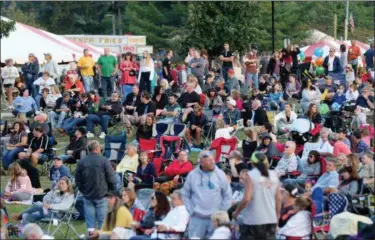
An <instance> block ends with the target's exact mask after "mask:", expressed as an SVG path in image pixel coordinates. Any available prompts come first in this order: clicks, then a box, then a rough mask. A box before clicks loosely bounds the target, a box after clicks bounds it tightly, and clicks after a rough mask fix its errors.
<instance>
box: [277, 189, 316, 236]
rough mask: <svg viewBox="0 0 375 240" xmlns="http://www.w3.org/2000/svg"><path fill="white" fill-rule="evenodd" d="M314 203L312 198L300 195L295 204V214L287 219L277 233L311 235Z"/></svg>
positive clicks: (282, 234)
mask: <svg viewBox="0 0 375 240" xmlns="http://www.w3.org/2000/svg"><path fill="white" fill-rule="evenodd" d="M312 204H313V203H312V200H311V199H310V198H307V197H304V196H300V197H298V198H297V200H296V204H295V206H294V209H295V214H294V215H293V217H291V218H290V219H289V220H288V221H287V223H286V224H285V226H284V227H282V228H280V229H279V231H278V232H277V235H279V236H280V235H281V236H293V237H307V236H310V235H311V225H312V223H311V206H312ZM278 239H279V238H278Z"/></svg>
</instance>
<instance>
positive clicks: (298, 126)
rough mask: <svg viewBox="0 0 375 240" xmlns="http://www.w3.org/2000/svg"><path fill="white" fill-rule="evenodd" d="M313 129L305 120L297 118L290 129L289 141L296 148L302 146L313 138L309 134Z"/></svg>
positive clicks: (309, 122)
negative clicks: (293, 143)
mask: <svg viewBox="0 0 375 240" xmlns="http://www.w3.org/2000/svg"><path fill="white" fill-rule="evenodd" d="M313 128H314V124H313V123H312V122H311V121H310V120H308V119H306V118H297V119H296V120H295V121H294V122H293V124H292V125H291V127H290V133H291V140H292V141H294V142H295V143H296V145H297V146H299V145H304V144H305V143H306V142H307V141H309V140H311V139H312V138H313V136H312V134H311V133H310V131H311V129H313Z"/></svg>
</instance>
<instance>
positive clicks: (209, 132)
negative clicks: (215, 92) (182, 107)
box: [201, 110, 216, 146]
mask: <svg viewBox="0 0 375 240" xmlns="http://www.w3.org/2000/svg"><path fill="white" fill-rule="evenodd" d="M204 115H205V116H206V119H207V124H206V125H205V126H203V131H202V133H201V134H202V136H201V137H202V139H203V144H204V146H208V145H209V144H210V142H211V141H212V139H213V138H214V137H215V128H216V124H215V121H214V118H213V117H214V111H213V110H205V111H204Z"/></svg>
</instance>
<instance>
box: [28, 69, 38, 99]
mask: <svg viewBox="0 0 375 240" xmlns="http://www.w3.org/2000/svg"><path fill="white" fill-rule="evenodd" d="M34 80H35V75H33V74H30V73H28V74H26V87H27V89H29V93H30V94H31V96H32V97H35V96H36V95H37V94H38V89H37V88H36V87H34Z"/></svg>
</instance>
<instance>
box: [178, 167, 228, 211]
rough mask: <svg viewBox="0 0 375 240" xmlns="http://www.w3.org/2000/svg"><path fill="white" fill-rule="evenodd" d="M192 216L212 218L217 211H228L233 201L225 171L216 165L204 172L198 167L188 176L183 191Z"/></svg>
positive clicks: (184, 199)
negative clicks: (210, 170) (209, 170)
mask: <svg viewBox="0 0 375 240" xmlns="http://www.w3.org/2000/svg"><path fill="white" fill-rule="evenodd" d="M181 194H182V199H183V201H184V204H185V206H186V209H187V211H188V212H189V214H190V216H193V215H194V216H197V217H200V218H210V217H211V215H212V214H214V213H215V212H217V211H227V210H228V209H229V208H230V207H231V203H232V190H231V187H230V185H229V183H228V181H227V178H226V176H225V173H224V172H223V171H222V170H221V169H219V168H218V167H217V166H215V169H214V171H212V172H204V171H203V170H202V169H201V168H200V166H198V167H196V168H195V169H194V170H193V171H192V172H190V173H189V175H188V176H187V178H186V181H185V183H184V187H183V188H182V191H181Z"/></svg>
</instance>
